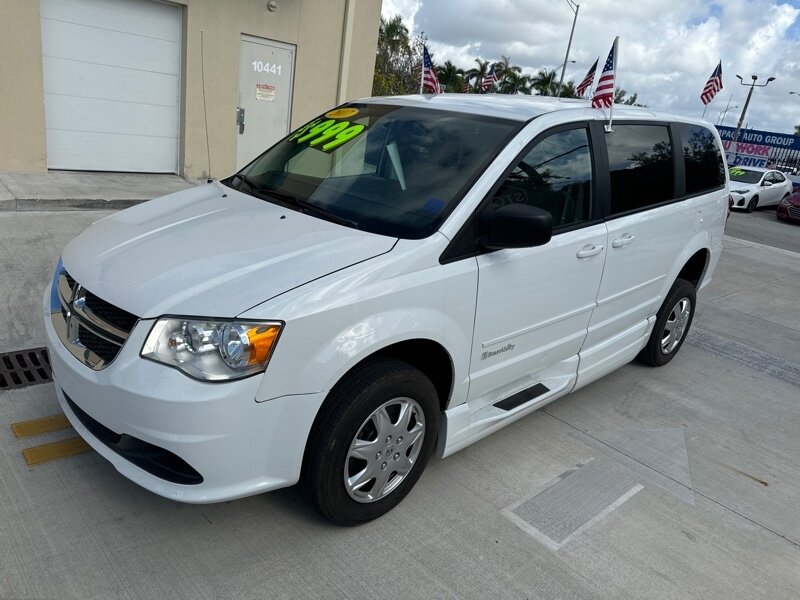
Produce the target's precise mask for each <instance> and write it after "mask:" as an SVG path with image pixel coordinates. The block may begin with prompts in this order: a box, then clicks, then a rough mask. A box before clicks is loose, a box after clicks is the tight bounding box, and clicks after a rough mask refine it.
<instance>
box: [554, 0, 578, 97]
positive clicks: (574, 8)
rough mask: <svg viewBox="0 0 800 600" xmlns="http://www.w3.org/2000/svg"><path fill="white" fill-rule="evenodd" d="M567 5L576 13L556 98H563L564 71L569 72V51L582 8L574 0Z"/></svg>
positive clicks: (568, 0) (570, 0) (569, 0)
mask: <svg viewBox="0 0 800 600" xmlns="http://www.w3.org/2000/svg"><path fill="white" fill-rule="evenodd" d="M567 5H568V6H569V8H570V10H571V11H572V12H574V13H575V17H574V18H573V19H572V29H571V30H570V32H569V42H567V54H566V55H565V56H564V65H563V66H562V67H561V79H560V80H559V82H558V91H557V92H556V96H558V97H560V96H561V86H562V85H563V83H564V71H566V70H567V63H568V62H569V49H570V47H571V46H572V34H573V33H575V23H576V22H577V21H578V10H579V9H580V7H581V5H580V4H576V3H575V2H573V0H567ZM573 62H574V61H573Z"/></svg>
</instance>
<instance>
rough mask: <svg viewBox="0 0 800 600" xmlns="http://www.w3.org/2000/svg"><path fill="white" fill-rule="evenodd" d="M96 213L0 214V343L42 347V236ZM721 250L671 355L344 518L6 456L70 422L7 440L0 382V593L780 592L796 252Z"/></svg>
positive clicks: (99, 464) (8, 398)
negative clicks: (392, 504)
mask: <svg viewBox="0 0 800 600" xmlns="http://www.w3.org/2000/svg"><path fill="white" fill-rule="evenodd" d="M103 214H104V213H100V212H59V213H0V307H1V308H2V315H3V319H2V321H0V353H2V352H8V351H12V350H20V349H25V348H33V347H37V346H41V345H42V343H43V335H42V326H41V323H40V316H39V312H40V309H39V304H40V298H41V293H42V290H43V286H45V285H46V284H47V281H48V279H49V276H50V272H51V270H52V268H53V266H54V264H55V261H56V258H57V256H58V253H59V251H60V249H61V247H62V246H63V244H64V243H65V242H66V241H67V240H68V239H69V238H71V237H72V236H74V235H75V234H76V233H77V232H78V231H80V230H81V229H82V228H83V227H84V226H86V225H87V224H89V223H90V222H92V221H94V220H96V219H98V218H100V217H101V216H103ZM733 218H734V217H731V219H732V220H733ZM773 218H774V215H773ZM725 246H726V248H725V252H724V253H723V257H722V260H721V264H720V266H719V269H718V271H717V275H716V278H715V280H714V282H713V283H712V284H711V285H710V286H709V287H708V288H706V289H705V290H704V291H703V293H702V294H701V296H700V302H699V306H698V311H697V315H696V317H695V324H694V326H693V330H692V332H691V334H690V337H689V338H688V339H687V342H686V344H685V345H684V347H683V349H682V350H681V352H680V354H679V355H678V356H677V357H676V358H675V360H674V361H672V363H670V364H669V365H668V366H666V367H664V368H661V369H650V368H646V367H642V366H639V365H637V364H630V365H628V366H626V367H624V368H622V369H620V370H619V371H617V372H615V373H613V374H612V375H609V376H607V377H605V378H603V379H601V380H600V381H598V382H596V383H594V384H592V385H590V386H588V387H586V388H584V389H582V390H580V391H579V392H578V393H576V394H574V395H572V396H568V397H566V398H563V399H561V400H558V401H556V402H554V403H552V404H550V405H549V406H547V407H545V408H544V409H542V410H540V411H538V412H536V413H533V414H532V415H530V416H528V417H526V418H524V419H522V420H520V421H518V422H516V423H514V424H512V425H511V426H509V427H508V428H506V429H505V430H503V431H501V432H498V433H497V434H495V435H493V436H491V437H489V438H487V439H485V440H483V441H481V442H479V443H477V444H475V445H473V446H471V447H469V448H467V449H465V450H463V451H461V452H459V453H457V454H456V455H454V456H452V457H450V458H447V459H445V460H437V459H434V460H432V461H431V464H430V465H429V467H428V469H427V471H426V472H425V474H424V475H423V477H422V479H421V480H420V482H419V484H418V485H417V486H416V488H415V489H414V490H413V491H412V493H411V494H410V495H409V496H408V498H406V500H405V501H404V502H403V503H401V505H400V506H399V507H398V508H397V509H395V510H394V511H393V512H391V513H389V514H388V515H387V516H385V517H384V518H382V519H379V520H378V521H375V522H372V523H370V524H367V525H364V526H362V527H358V528H353V529H342V528H338V527H334V526H332V525H330V524H328V523H327V522H326V521H324V520H322V519H321V518H319V517H318V516H317V515H316V514H315V513H314V512H312V511H311V510H310V509H309V508H308V507H307V506H306V505H305V504H304V503H303V502H302V500H301V499H300V498H299V496H298V494H297V492H296V491H295V490H294V489H289V490H281V491H278V492H275V493H271V494H266V495H263V496H259V497H254V498H248V499H244V500H238V501H234V502H227V503H223V504H217V505H208V506H190V505H182V504H177V503H175V502H171V501H169V500H165V499H162V498H160V497H157V496H155V495H153V494H151V493H149V492H147V491H145V490H143V489H141V488H139V487H137V486H136V485H134V484H133V483H130V482H129V481H128V480H126V479H125V478H123V477H122V476H120V475H118V474H117V473H116V471H114V469H113V468H112V467H111V465H110V464H109V463H107V462H106V461H105V460H103V459H101V458H100V457H99V456H98V455H96V454H94V453H93V452H85V453H79V454H75V455H74V456H71V457H69V458H62V459H60V460H55V461H52V462H46V463H42V464H38V465H35V466H28V464H27V463H26V461H25V460H24V458H23V455H22V451H23V450H24V449H27V448H32V447H35V446H40V445H42V444H46V443H50V442H58V441H60V440H66V439H70V438H74V436H75V433H74V431H73V430H71V429H69V428H64V429H59V430H55V431H50V432H46V433H43V434H39V435H33V436H32V437H22V438H17V437H16V436H15V434H14V432H13V431H12V429H11V425H12V424H16V423H21V422H25V421H28V420H31V419H36V418H40V417H48V416H53V415H57V413H58V412H59V411H58V405H57V402H56V399H55V395H54V392H53V389H52V384H40V385H33V386H30V387H26V388H24V389H16V390H7V391H0V598H37V599H38V598H80V599H86V598H236V599H241V598H301V597H313V598H322V597H325V598H355V597H371V598H372V597H374V598H395V597H410V598H487V597H492V598H678V597H680V598H684V597H685V598H797V597H800V568H798V565H800V510H799V509H798V507H799V506H800V434H798V432H800V400H799V399H800V394H799V393H798V390H799V389H800V343H798V336H800V316H798V314H800V313H799V312H798V306H797V302H798V298H800V255H797V254H792V253H789V252H786V251H784V250H775V249H770V248H764V247H759V246H756V245H753V244H751V243H749V242H745V241H741V240H736V239H727V240H726V244H725Z"/></svg>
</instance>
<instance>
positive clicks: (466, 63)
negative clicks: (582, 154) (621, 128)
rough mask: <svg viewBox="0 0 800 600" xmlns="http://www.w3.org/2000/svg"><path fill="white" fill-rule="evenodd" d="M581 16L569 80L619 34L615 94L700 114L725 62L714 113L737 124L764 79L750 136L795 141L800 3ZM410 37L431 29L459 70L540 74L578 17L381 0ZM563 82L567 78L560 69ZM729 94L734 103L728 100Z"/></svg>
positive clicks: (526, 8)
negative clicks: (756, 132)
mask: <svg viewBox="0 0 800 600" xmlns="http://www.w3.org/2000/svg"><path fill="white" fill-rule="evenodd" d="M578 2H579V3H580V10H579V12H578V21H577V25H576V26H575V36H574V38H573V42H572V49H571V51H570V59H571V60H575V61H576V63H575V64H568V65H567V72H566V77H565V79H572V80H574V81H576V82H579V81H580V80H581V79H582V78H583V76H584V75H585V74H586V71H587V70H588V69H589V67H590V66H591V65H592V63H593V62H594V60H595V59H596V58H597V57H600V65H601V67H599V68H602V64H603V62H604V61H605V58H606V56H607V55H608V51H609V49H610V48H611V44H612V42H613V40H614V36H617V35H618V36H620V41H619V54H620V56H619V59H618V65H617V68H618V75H617V86H618V87H622V88H624V89H625V90H627V91H628V92H629V93H632V92H637V93H638V94H639V102H641V103H644V104H647V105H648V106H650V107H652V108H658V109H663V110H670V111H675V112H680V113H684V114H692V115H697V116H699V115H700V114H702V112H703V105H702V103H701V102H700V92H701V91H702V89H703V86H704V85H705V83H706V81H707V79H708V77H709V76H710V75H711V72H712V71H713V70H714V67H715V66H716V65H717V62H718V61H719V60H720V59H722V75H723V77H722V79H723V83H724V89H723V90H722V91H721V92H719V93H718V94H717V96H716V97H715V98H714V100H713V101H712V102H711V103H710V104H709V105H708V110H707V111H706V118H707V119H709V120H710V121H712V122H717V120H718V118H719V117H720V114H721V112H722V111H724V110H725V107H726V105H727V103H728V101H729V99H730V106H731V107H733V106H738V108H735V109H734V108H731V109H730V110H729V112H728V113H727V115H726V116H725V121H724V124H725V125H730V126H735V125H736V121H737V120H738V118H739V114H740V112H741V109H742V107H743V106H744V103H745V99H746V97H747V92H748V90H749V87H744V86H742V85H740V83H739V80H738V79H736V75H741V76H742V77H743V78H744V79H745V81H746V82H750V81H752V79H751V75H758V81H757V83H759V84H761V83H765V82H766V80H767V78H768V77H775V81H773V82H771V83H770V84H769V85H768V86H767V87H766V88H758V87H757V88H756V89H755V91H754V92H753V98H752V100H751V102H750V106H749V108H748V110H747V115H746V116H745V123H744V124H745V125H749V127H750V128H753V129H762V130H766V131H775V132H782V133H791V132H793V130H794V126H795V125H797V124H800V95H790V94H789V92H790V91H796V92H800V0H789V1H784V2H779V1H775V0H718V1H712V0H635V1H632V0H628V1H620V0H578ZM395 14H399V15H401V16H402V17H403V20H404V21H405V23H406V24H407V25H408V26H409V29H410V30H411V33H412V34H415V33H418V32H420V31H424V32H425V34H426V35H427V36H428V38H429V40H430V44H429V45H430V49H431V52H432V54H433V58H434V62H436V63H437V64H440V63H443V62H444V61H445V60H450V61H452V62H453V63H454V64H455V65H457V66H459V67H461V68H471V67H474V66H475V62H474V59H475V58H481V59H483V60H491V61H496V60H499V59H500V56H501V55H505V56H509V57H510V58H511V62H512V63H514V64H517V65H519V66H521V67H523V72H525V73H529V74H533V73H535V72H536V71H538V70H539V69H541V68H547V69H553V68H556V67H557V66H559V65H561V64H562V63H563V62H564V53H565V52H566V49H567V40H568V38H569V30H570V27H571V26H572V18H573V12H572V11H571V10H570V8H569V6H568V4H567V0H491V1H488V0H483V1H477V0H383V16H384V17H391V16H393V15H395ZM559 74H560V71H559ZM731 94H732V96H731Z"/></svg>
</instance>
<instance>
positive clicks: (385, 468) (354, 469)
mask: <svg viewBox="0 0 800 600" xmlns="http://www.w3.org/2000/svg"><path fill="white" fill-rule="evenodd" d="M438 421H439V402H438V397H437V394H436V389H435V388H434V386H433V384H432V383H431V381H430V380H429V379H428V378H427V377H426V376H425V375H423V374H422V373H421V372H420V371H418V370H417V369H415V368H414V367H412V366H411V365H409V364H408V363H405V362H402V361H400V360H396V359H390V358H386V359H378V360H375V361H371V362H368V363H365V364H364V365H361V366H359V367H357V368H356V370H354V371H353V372H351V373H349V374H348V375H347V376H346V377H345V378H344V379H343V380H342V381H341V382H340V383H339V384H337V385H336V387H335V388H334V389H333V390H332V391H331V393H330V395H329V397H328V399H327V400H326V402H325V405H324V406H323V409H322V411H321V413H320V415H319V417H318V419H317V422H316V423H315V425H314V427H313V429H312V432H311V435H310V437H309V442H308V446H307V449H306V457H305V463H304V465H303V474H302V476H301V481H300V483H301V489H302V491H303V493H304V495H305V496H306V498H307V499H308V500H309V502H310V503H311V505H312V506H314V508H316V509H317V510H318V511H319V512H320V513H322V515H323V516H325V517H326V518H328V519H329V520H331V521H333V522H334V523H336V524H338V525H359V524H361V523H366V522H367V521H371V520H372V519H375V518H377V517H380V516H381V515H383V514H385V513H387V512H388V511H390V510H391V509H392V508H394V507H395V506H396V505H397V504H398V503H399V502H400V501H401V500H402V499H403V498H404V497H405V496H406V494H408V492H409V491H411V488H412V487H413V486H414V484H415V483H416V482H417V480H418V479H419V477H420V475H421V474H422V471H423V470H424V469H425V465H426V464H427V462H428V459H429V458H430V456H431V454H432V452H433V448H434V445H435V443H436V432H437V428H438Z"/></svg>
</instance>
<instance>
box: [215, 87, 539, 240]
mask: <svg viewBox="0 0 800 600" xmlns="http://www.w3.org/2000/svg"><path fill="white" fill-rule="evenodd" d="M523 125H524V123H522V122H517V121H510V120H505V119H497V118H491V117H483V116H480V115H470V114H463V113H455V112H450V111H441V110H431V109H421V108H414V107H407V106H388V105H378V104H364V103H353V104H347V105H344V106H342V107H339V108H337V109H335V110H332V111H329V112H327V113H325V114H324V115H321V116H320V117H318V118H316V119H314V120H313V121H310V122H309V123H307V124H305V125H303V126H302V127H300V128H299V129H297V130H296V131H294V132H293V133H291V134H290V135H289V136H287V137H286V138H285V139H283V140H282V141H280V142H278V143H277V144H276V145H275V146H273V147H272V148H270V149H269V150H267V151H266V152H264V154H262V155H261V156H259V157H258V158H257V159H255V160H254V161H253V162H252V163H250V164H249V165H247V166H246V167H245V168H244V169H242V170H241V171H240V172H239V173H237V174H236V175H233V176H232V177H229V178H228V179H226V180H225V181H223V183H224V184H226V185H228V186H229V187H233V188H235V189H237V190H240V191H242V192H244V193H247V194H251V195H253V196H256V197H259V198H263V199H264V200H266V201H269V202H274V203H276V204H280V205H282V206H287V207H289V208H293V209H295V210H299V211H302V212H305V213H307V214H310V215H314V216H317V217H319V218H323V219H328V220H330V221H334V222H337V223H341V224H343V225H347V226H350V227H355V228H357V229H361V230H363V231H369V232H372V233H379V234H382V235H389V236H392V237H402V238H409V239H419V238H423V237H427V236H429V235H430V234H431V233H433V232H434V231H436V229H438V227H439V226H440V225H441V223H442V222H443V221H444V220H445V219H446V218H447V216H448V215H449V214H450V213H451V212H452V210H453V209H454V208H455V207H456V205H457V204H458V202H459V201H460V200H461V198H462V197H463V196H464V194H465V193H466V192H467V190H468V189H469V188H470V186H471V185H472V184H473V183H474V182H475V180H476V179H477V178H478V176H480V175H481V173H483V171H484V169H485V168H486V167H487V166H488V164H489V163H490V161H491V160H492V159H493V158H494V157H495V156H496V155H497V153H498V152H499V151H500V150H501V149H502V147H503V146H504V145H505V144H506V142H507V141H508V140H509V139H510V138H511V136H513V135H514V134H515V133H516V132H517V131H518V130H519V129H520V128H521V127H522V126H523Z"/></svg>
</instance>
